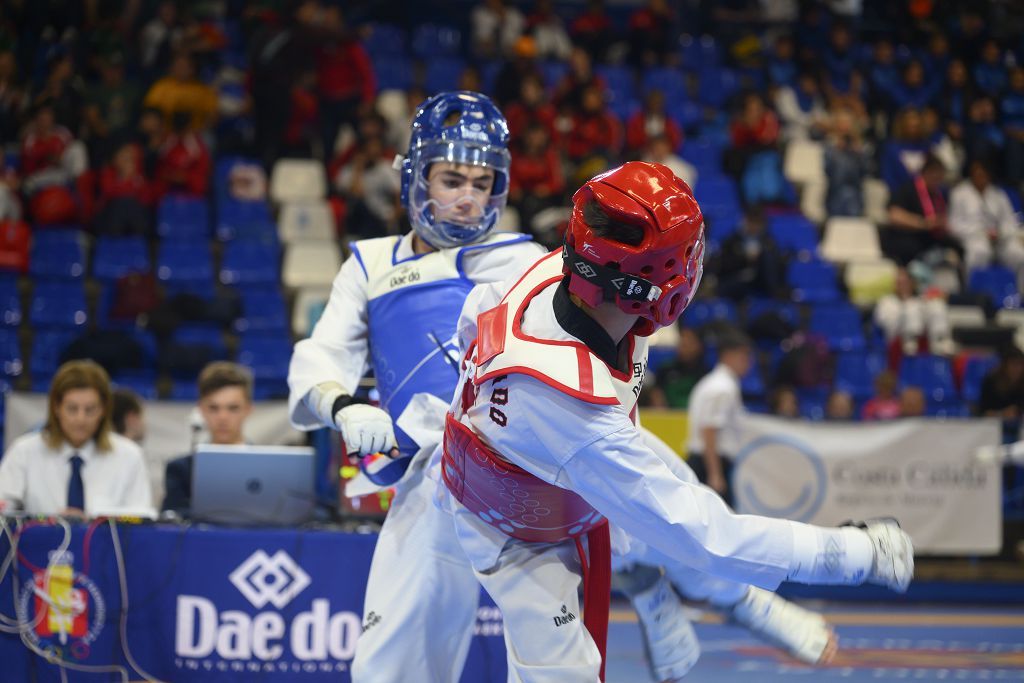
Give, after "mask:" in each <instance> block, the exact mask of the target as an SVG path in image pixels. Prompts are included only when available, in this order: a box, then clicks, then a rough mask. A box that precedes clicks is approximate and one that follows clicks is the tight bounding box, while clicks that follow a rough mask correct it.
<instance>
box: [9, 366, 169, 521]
mask: <svg viewBox="0 0 1024 683" xmlns="http://www.w3.org/2000/svg"><path fill="white" fill-rule="evenodd" d="M112 402H113V399H112V392H111V389H110V378H109V377H108V376H107V373H106V371H105V370H104V369H103V368H102V367H100V366H99V365H97V364H96V363H94V362H93V361H90V360H76V361H70V362H67V363H65V364H64V365H62V366H60V368H59V369H58V370H57V374H56V375H54V377H53V382H52V383H51V384H50V395H49V401H48V411H47V417H46V423H45V424H44V425H43V428H42V430H41V431H39V432H34V433H31V434H25V435H24V436H22V437H20V438H18V439H17V440H15V441H14V443H12V444H11V446H10V448H8V449H7V452H6V453H5V454H4V457H3V459H2V460H0V512H9V511H12V510H23V511H24V512H26V513H28V514H33V515H68V516H90V517H94V516H98V515H102V514H117V513H124V514H145V513H151V512H152V508H153V503H152V494H151V492H150V488H149V479H148V476H147V474H146V466H145V462H144V460H143V457H142V451H141V450H140V449H139V447H138V446H137V445H136V444H135V443H134V442H132V441H131V440H129V439H127V438H125V437H123V436H121V435H120V434H116V433H115V432H114V431H113V428H112V425H111V412H112Z"/></svg>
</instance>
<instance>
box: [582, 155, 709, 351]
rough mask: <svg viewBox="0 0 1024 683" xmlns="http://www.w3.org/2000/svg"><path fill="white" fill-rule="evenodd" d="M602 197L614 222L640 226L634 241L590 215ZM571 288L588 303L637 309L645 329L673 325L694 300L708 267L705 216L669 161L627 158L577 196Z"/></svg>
mask: <svg viewBox="0 0 1024 683" xmlns="http://www.w3.org/2000/svg"><path fill="white" fill-rule="evenodd" d="M591 202H596V203H597V204H598V205H599V206H600V207H601V209H602V210H603V211H604V212H605V213H606V214H607V215H608V216H609V218H611V220H612V221H613V222H617V223H625V224H629V225H633V226H636V227H639V228H641V229H642V231H643V237H642V239H641V240H640V242H639V243H638V244H636V245H631V244H626V243H625V242H620V241H617V240H614V239H609V238H608V237H606V236H602V235H599V234H598V233H597V232H595V231H594V230H593V229H592V228H591V227H590V226H589V225H587V223H586V221H585V220H584V217H583V214H584V211H583V207H584V206H586V205H587V204H589V203H591ZM562 258H563V261H564V266H565V272H566V273H567V274H568V275H569V291H570V292H572V293H573V294H576V295H577V296H579V297H580V299H582V300H583V301H584V302H586V303H587V304H588V305H590V306H598V305H599V304H601V303H603V302H605V301H608V302H613V303H615V304H616V306H618V307H619V309H620V310H622V311H623V312H625V313H630V314H633V315H637V316H639V320H638V321H637V325H636V326H635V327H634V329H633V332H634V333H636V334H639V335H642V336H646V335H650V334H652V333H654V331H655V330H657V329H658V328H660V327H665V326H666V325H671V324H672V323H673V322H675V321H676V320H677V319H678V318H679V316H680V315H682V312H683V311H684V310H685V309H686V307H687V306H688V305H689V303H690V301H691V300H692V299H693V296H694V294H695V293H696V291H697V287H698V286H699V285H700V279H701V275H702V274H703V268H704V218H703V216H702V215H701V212H700V208H699V207H698V206H697V202H696V200H694V198H693V193H692V192H691V191H690V188H689V186H687V185H686V183H685V182H683V181H682V180H680V179H679V178H677V177H676V176H675V175H673V174H672V172H671V171H669V170H668V168H666V167H665V166H662V165H660V164H651V163H645V162H629V163H627V164H624V165H623V166H620V167H619V168H616V169H613V170H612V171H609V172H607V173H604V174H601V175H599V176H597V177H595V178H594V179H592V180H591V181H589V182H588V183H587V184H586V185H584V186H583V187H582V188H580V189H579V190H578V191H577V192H576V194H575V195H574V196H573V212H572V217H571V218H570V220H569V229H568V230H567V231H566V237H565V246H564V248H563V252H562Z"/></svg>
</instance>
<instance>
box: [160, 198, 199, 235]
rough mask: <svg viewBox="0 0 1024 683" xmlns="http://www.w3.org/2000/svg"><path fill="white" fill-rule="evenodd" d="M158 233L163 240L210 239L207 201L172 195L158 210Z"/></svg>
mask: <svg viewBox="0 0 1024 683" xmlns="http://www.w3.org/2000/svg"><path fill="white" fill-rule="evenodd" d="M156 232H157V234H158V235H159V236H160V238H161V239H164V240H171V241H175V242H194V241H196V240H206V239H209V238H210V213H209V210H208V209H207V207H206V201H205V200H203V199H196V198H194V197H181V196H176V195H170V196H168V197H164V199H163V200H162V201H161V202H160V206H159V207H158V208H157V221H156Z"/></svg>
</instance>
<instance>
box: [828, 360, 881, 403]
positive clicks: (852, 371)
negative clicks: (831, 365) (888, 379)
mask: <svg viewBox="0 0 1024 683" xmlns="http://www.w3.org/2000/svg"><path fill="white" fill-rule="evenodd" d="M884 370H885V359H884V358H883V357H882V356H881V355H878V354H872V353H865V352H862V351H848V352H844V353H839V354H838V355H837V357H836V375H835V384H836V389H838V390H840V391H845V392H847V393H849V394H850V395H851V396H853V398H854V399H855V400H858V401H860V400H864V399H868V398H871V397H872V396H874V395H875V377H877V376H878V374H879V373H881V372H882V371H884Z"/></svg>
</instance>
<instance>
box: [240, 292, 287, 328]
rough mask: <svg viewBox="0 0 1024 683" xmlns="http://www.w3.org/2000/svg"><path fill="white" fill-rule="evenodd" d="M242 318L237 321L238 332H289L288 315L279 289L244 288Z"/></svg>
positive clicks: (241, 293) (242, 293)
mask: <svg viewBox="0 0 1024 683" xmlns="http://www.w3.org/2000/svg"><path fill="white" fill-rule="evenodd" d="M238 291H239V294H240V295H241V299H242V317H241V318H239V319H238V320H236V321H235V330H236V331H238V332H243V333H244V332H287V331H288V325H289V320H288V313H287V308H286V306H285V302H284V297H283V296H281V291H280V289H278V288H277V287H273V288H266V289H264V288H253V287H242V288H240V289H239V290H238Z"/></svg>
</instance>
